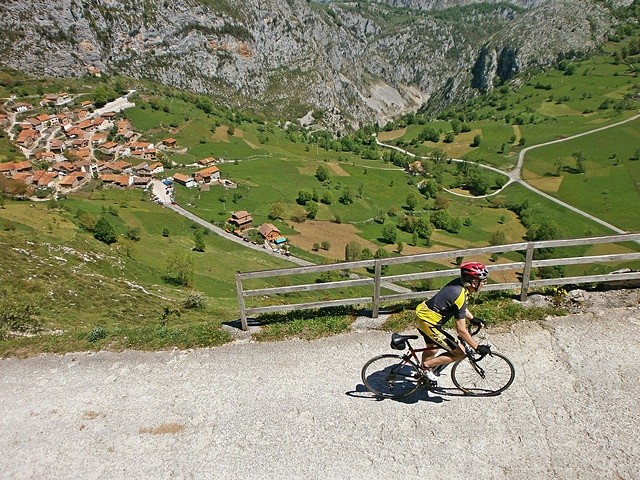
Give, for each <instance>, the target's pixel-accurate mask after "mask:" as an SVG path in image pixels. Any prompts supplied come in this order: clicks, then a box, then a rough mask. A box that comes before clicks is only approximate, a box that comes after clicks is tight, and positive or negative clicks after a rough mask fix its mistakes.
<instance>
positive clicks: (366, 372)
mask: <svg viewBox="0 0 640 480" xmlns="http://www.w3.org/2000/svg"><path fill="white" fill-rule="evenodd" d="M419 378H420V375H419V370H418V366H417V365H416V364H415V363H414V362H413V361H412V360H410V359H406V360H405V359H404V358H403V357H401V356H400V355H393V354H386V355H380V356H378V357H374V358H372V359H371V360H369V361H368V362H367V363H366V364H365V365H364V367H362V381H363V383H364V384H365V386H366V387H367V388H368V389H369V390H370V391H371V392H373V393H375V394H376V395H378V396H380V397H384V398H403V397H406V396H408V395H411V394H412V393H413V392H415V391H416V390H417V389H418V387H419V386H420V383H419Z"/></svg>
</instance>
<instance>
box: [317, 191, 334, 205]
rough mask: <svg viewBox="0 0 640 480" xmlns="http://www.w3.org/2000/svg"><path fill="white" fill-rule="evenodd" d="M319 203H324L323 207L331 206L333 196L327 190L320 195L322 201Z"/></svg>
mask: <svg viewBox="0 0 640 480" xmlns="http://www.w3.org/2000/svg"><path fill="white" fill-rule="evenodd" d="M320 201H321V202H322V203H324V204H325V205H331V204H332V203H333V195H332V194H331V192H330V191H329V190H327V191H326V192H324V194H323V195H322V199H321V200H320Z"/></svg>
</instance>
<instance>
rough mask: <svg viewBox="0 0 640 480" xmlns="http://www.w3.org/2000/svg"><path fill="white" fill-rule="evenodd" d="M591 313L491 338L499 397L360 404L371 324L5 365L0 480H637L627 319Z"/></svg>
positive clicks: (634, 332) (638, 447)
mask: <svg viewBox="0 0 640 480" xmlns="http://www.w3.org/2000/svg"><path fill="white" fill-rule="evenodd" d="M603 311H606V314H605V313H602V314H596V313H588V312H587V313H583V314H580V315H574V316H570V317H564V318H562V319H556V320H549V321H547V322H545V323H544V324H535V323H523V324H518V325H515V326H514V327H512V328H511V329H510V330H509V331H505V332H502V333H495V332H494V333H493V334H492V336H491V340H492V341H493V343H494V344H495V345H496V346H497V347H498V348H499V349H500V350H501V351H502V352H504V353H506V354H507V355H508V356H510V357H511V358H512V360H513V361H514V363H515V365H516V368H517V378H516V381H515V383H514V385H513V386H512V387H511V388H510V389H509V390H507V391H506V392H505V393H504V394H503V395H501V396H499V397H496V398H469V397H463V396H458V395H457V394H456V393H455V391H453V390H447V391H445V392H444V393H441V394H433V393H431V394H427V393H426V392H420V393H418V394H415V396H413V397H410V398H409V399H407V400H405V401H402V402H399V401H391V400H382V401H380V400H377V399H375V398H373V397H372V396H371V395H370V394H369V393H368V392H366V391H365V390H364V388H363V385H362V384H361V381H360V377H359V375H360V368H361V366H362V365H363V364H364V362H365V361H366V360H368V359H369V358H370V357H372V356H374V355H376V354H378V353H382V352H387V351H389V348H388V334H385V333H380V332H372V331H369V332H352V333H348V334H343V335H339V336H336V337H333V338H327V339H322V340H317V341H312V342H307V341H298V340H291V341H285V342H279V343H250V342H241V343H235V344H232V345H227V346H223V347H219V348H215V349H203V350H195V351H186V352H181V351H173V352H159V353H141V352H124V353H97V354H84V353H83V354H75V355H65V356H40V357H37V358H32V359H28V360H15V359H10V360H2V361H0V431H1V432H2V435H1V436H0V452H2V455H0V477H2V478H3V479H83V480H84V479H133V478H135V479H160V478H184V479H227V478H228V479H236V478H237V479H243V480H244V479H328V478H330V479H398V478H404V479H414V478H415V479H418V478H420V479H431V478H433V479H450V478H463V479H465V480H466V479H469V478H482V479H483V480H485V479H518V480H520V479H523V478H526V479H528V480H531V479H556V478H558V479H598V480H601V479H609V478H621V479H633V478H635V479H637V478H639V476H638V475H639V470H638V469H639V468H640V467H639V465H640V442H638V437H637V430H638V426H639V425H640V409H638V403H637V398H638V397H639V396H640V369H638V367H637V352H638V349H639V348H640V340H639V336H638V327H639V326H640V308H639V307H638V304H637V301H636V305H635V307H628V308H619V309H617V310H603ZM595 332H598V333H601V334H602V338H601V339H600V340H599V341H598V342H595V341H594V339H593V335H594V333H595ZM444 386H445V387H447V386H448V382H446V383H445V384H444Z"/></svg>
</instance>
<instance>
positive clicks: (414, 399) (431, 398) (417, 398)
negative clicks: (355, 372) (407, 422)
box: [344, 383, 449, 404]
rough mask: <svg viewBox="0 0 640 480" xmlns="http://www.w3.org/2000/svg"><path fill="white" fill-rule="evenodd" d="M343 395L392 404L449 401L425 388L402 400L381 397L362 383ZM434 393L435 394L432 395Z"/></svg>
mask: <svg viewBox="0 0 640 480" xmlns="http://www.w3.org/2000/svg"><path fill="white" fill-rule="evenodd" d="M344 393H345V395H347V396H349V397H352V398H359V399H362V400H373V401H374V402H381V401H383V400H388V401H392V402H399V403H406V404H413V403H418V402H430V403H443V402H446V401H449V400H447V399H445V398H442V397H441V396H439V395H438V394H437V393H436V392H435V390H429V389H427V388H419V389H417V390H416V391H415V392H413V393H412V394H411V395H408V396H406V397H403V398H387V397H382V396H380V395H376V394H375V393H372V392H371V391H369V389H367V387H365V386H364V385H363V384H362V383H359V384H358V385H356V388H355V390H351V391H348V392H344ZM434 393H436V394H435V395H434Z"/></svg>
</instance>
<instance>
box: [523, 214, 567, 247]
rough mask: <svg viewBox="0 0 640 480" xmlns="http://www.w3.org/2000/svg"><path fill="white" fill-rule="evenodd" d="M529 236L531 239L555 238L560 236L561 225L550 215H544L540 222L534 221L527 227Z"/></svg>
mask: <svg viewBox="0 0 640 480" xmlns="http://www.w3.org/2000/svg"><path fill="white" fill-rule="evenodd" d="M527 238H528V239H529V240H531V241H536V240H555V239H557V238H560V226H559V225H558V224H557V223H556V222H555V221H554V220H551V219H550V218H549V217H543V218H542V220H540V223H538V224H535V223H534V224H533V225H531V226H530V227H529V228H528V229H527Z"/></svg>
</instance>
